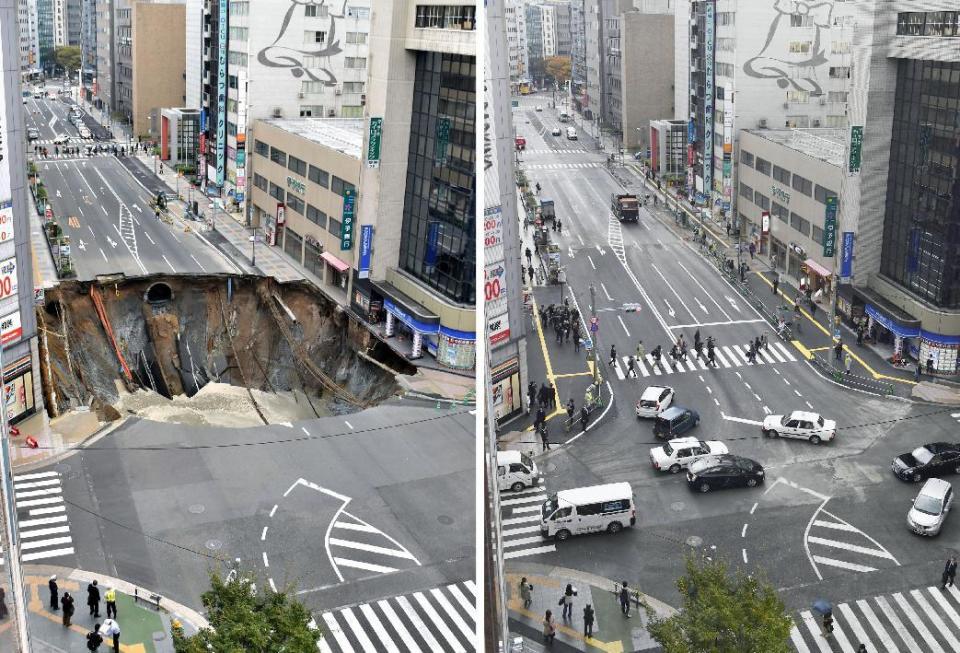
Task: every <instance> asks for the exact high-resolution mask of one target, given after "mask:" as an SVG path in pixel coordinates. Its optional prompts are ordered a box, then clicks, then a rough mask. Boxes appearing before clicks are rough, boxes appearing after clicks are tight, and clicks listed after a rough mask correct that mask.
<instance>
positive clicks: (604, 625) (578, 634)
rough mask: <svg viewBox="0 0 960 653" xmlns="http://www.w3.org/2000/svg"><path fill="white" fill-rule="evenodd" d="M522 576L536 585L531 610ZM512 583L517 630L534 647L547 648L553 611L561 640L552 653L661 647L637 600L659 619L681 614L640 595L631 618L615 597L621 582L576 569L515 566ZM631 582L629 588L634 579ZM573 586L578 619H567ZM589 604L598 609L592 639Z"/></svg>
mask: <svg viewBox="0 0 960 653" xmlns="http://www.w3.org/2000/svg"><path fill="white" fill-rule="evenodd" d="M521 578H526V579H527V582H528V583H529V584H531V585H533V591H532V592H531V597H532V602H531V604H530V607H529V608H525V607H524V606H523V601H522V600H521V598H520V589H519V588H520V579H521ZM506 579H507V593H508V597H509V599H508V603H507V610H508V612H509V620H510V631H511V632H513V633H516V634H518V635H522V636H523V637H524V638H525V639H527V640H530V641H531V642H532V643H534V644H543V643H544V642H543V618H544V614H545V613H546V611H547V610H550V611H551V613H552V615H553V618H554V623H555V627H556V632H557V637H556V641H555V642H554V644H553V645H552V646H545V649H546V650H551V651H606V652H607V653H621V652H623V651H645V650H648V649H656V648H657V647H658V644H657V643H656V642H655V641H654V640H653V638H652V637H650V634H649V633H647V630H646V627H645V626H646V624H647V623H648V621H649V620H648V619H647V615H646V612H645V611H644V609H643V608H642V607H640V606H639V605H638V604H637V602H636V601H637V598H639V599H640V600H642V601H645V602H646V603H647V604H649V605H650V607H651V608H653V610H654V612H655V613H656V614H657V616H659V617H663V618H665V617H670V616H672V615H674V614H676V610H675V609H674V608H672V607H670V606H669V605H667V604H666V603H663V602H662V601H659V600H657V599H655V598H653V597H651V596H648V595H646V594H643V593H639V594H637V595H636V596H635V598H634V600H633V601H632V602H631V603H632V604H631V608H630V615H631V616H630V617H629V618H628V617H625V616H624V615H623V613H622V612H621V610H620V602H619V599H618V597H617V595H616V594H614V587H615V581H613V580H609V579H606V578H601V577H599V576H594V575H593V574H588V573H585V572H581V571H577V570H574V569H565V568H561V567H551V566H549V565H541V564H534V563H528V564H525V565H511V568H510V572H509V573H507V575H506ZM627 583H628V587H629V586H630V585H631V583H630V582H629V579H628V580H627ZM567 584H570V585H573V587H574V588H575V589H576V591H577V595H576V596H575V597H574V599H573V615H572V618H571V619H567V620H564V619H563V618H562V611H563V608H562V607H560V606H559V605H557V603H558V602H559V599H560V597H561V596H562V595H563V593H564V590H565V588H566V586H567ZM631 594H632V595H633V594H634V593H633V591H631ZM587 604H590V605H591V606H592V607H593V609H594V621H593V636H592V637H586V636H585V635H584V631H583V609H584V606H586V605H587Z"/></svg>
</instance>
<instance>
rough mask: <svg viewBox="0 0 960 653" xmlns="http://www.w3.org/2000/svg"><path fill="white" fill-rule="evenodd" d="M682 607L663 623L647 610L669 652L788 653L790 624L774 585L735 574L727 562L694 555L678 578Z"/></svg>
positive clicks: (650, 627)
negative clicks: (684, 572)
mask: <svg viewBox="0 0 960 653" xmlns="http://www.w3.org/2000/svg"><path fill="white" fill-rule="evenodd" d="M677 589H678V590H680V595H681V597H682V600H683V604H682V606H681V608H680V611H679V612H678V613H677V614H675V615H673V616H672V617H668V618H661V617H659V616H657V615H656V613H655V612H654V611H653V610H652V609H651V608H650V606H646V605H645V606H644V607H645V608H646V612H647V616H648V617H649V620H650V623H649V624H648V625H647V631H648V632H649V633H650V635H651V636H652V637H653V638H654V640H656V641H657V643H659V644H660V646H661V647H662V649H663V651H664V653H686V652H687V651H714V652H716V653H781V652H782V653H787V652H788V651H790V650H791V648H790V646H789V644H788V642H789V639H790V627H791V619H790V616H789V615H788V614H787V613H786V608H785V606H784V604H783V601H781V600H780V597H779V596H778V595H777V592H776V590H775V589H774V588H773V586H772V585H770V584H769V583H767V582H766V581H765V580H763V579H758V578H756V577H754V576H750V575H747V574H746V573H745V572H744V571H742V570H741V569H737V570H736V571H733V572H731V571H730V569H729V567H728V566H727V563H726V562H724V561H723V560H710V559H708V558H706V557H705V556H704V557H697V556H696V555H693V554H690V555H688V556H687V559H686V574H685V575H684V576H681V577H680V578H679V579H677Z"/></svg>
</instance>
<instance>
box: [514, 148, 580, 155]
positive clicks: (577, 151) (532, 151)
mask: <svg viewBox="0 0 960 653" xmlns="http://www.w3.org/2000/svg"><path fill="white" fill-rule="evenodd" d="M584 152H586V149H585V148H582V147H567V148H562V147H561V148H557V149H552V148H548V149H529V150H524V153H525V154H583V153H584Z"/></svg>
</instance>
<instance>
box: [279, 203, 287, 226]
mask: <svg viewBox="0 0 960 653" xmlns="http://www.w3.org/2000/svg"><path fill="white" fill-rule="evenodd" d="M286 219H287V210H286V207H285V206H284V205H283V204H277V226H283V224H284V223H285V222H286Z"/></svg>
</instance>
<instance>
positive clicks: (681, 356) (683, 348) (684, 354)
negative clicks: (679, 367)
mask: <svg viewBox="0 0 960 653" xmlns="http://www.w3.org/2000/svg"><path fill="white" fill-rule="evenodd" d="M678 359H679V360H682V361H686V360H687V343H685V342H683V341H682V340H681V341H680V352H679V356H678Z"/></svg>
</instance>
